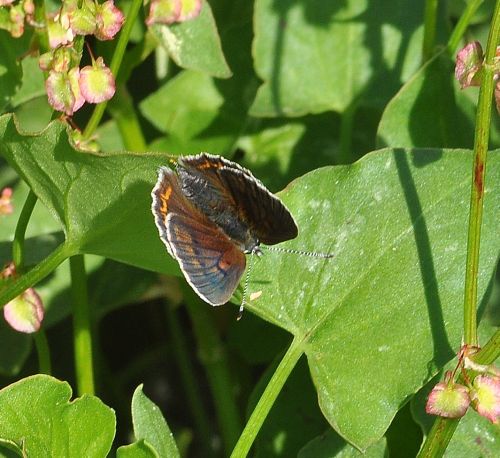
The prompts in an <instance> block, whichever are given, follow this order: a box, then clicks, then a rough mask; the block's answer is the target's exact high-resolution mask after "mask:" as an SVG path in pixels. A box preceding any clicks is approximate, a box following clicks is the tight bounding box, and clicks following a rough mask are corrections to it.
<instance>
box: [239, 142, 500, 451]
mask: <svg viewBox="0 0 500 458" xmlns="http://www.w3.org/2000/svg"><path fill="white" fill-rule="evenodd" d="M488 160H489V162H488V181H487V183H486V193H485V208H484V220H483V226H482V227H483V232H482V239H481V253H480V256H481V257H480V260H481V262H480V266H479V285H478V288H479V290H478V292H479V297H483V295H484V294H485V291H486V288H487V286H488V283H489V282H490V279H491V277H492V274H493V271H494V268H495V264H496V259H497V257H498V254H499V248H500V242H499V238H498V226H497V222H498V214H499V212H500V194H499V193H498V192H495V191H494V189H495V186H496V183H498V180H499V179H500V154H499V153H498V152H493V153H491V154H490V155H489V158H488ZM471 166H472V152H471V151H467V150H450V151H448V150H412V151H405V150H402V149H401V150H389V149H387V150H381V151H377V152H374V153H372V154H369V155H367V156H365V157H364V158H363V159H361V160H360V161H359V162H357V163H355V164H353V165H350V166H345V167H328V168H323V169H318V170H315V171H314V172H311V173H309V174H307V175H305V176H304V177H302V178H300V179H297V180H295V181H294V182H292V183H291V184H290V185H289V186H288V187H287V188H286V190H285V191H284V192H283V193H282V194H281V197H282V198H283V200H284V202H285V203H286V205H287V206H288V208H290V209H291V211H292V213H293V215H294V216H295V218H296V220H297V223H298V227H299V236H298V238H297V239H295V240H293V241H290V242H287V243H284V244H283V245H282V246H283V248H292V249H302V250H314V251H319V252H330V253H333V254H334V258H333V259H326V260H322V259H318V258H313V257H304V256H294V255H290V254H283V253H275V252H266V250H265V247H264V256H263V257H262V258H261V259H260V260H258V261H257V262H255V265H254V270H253V271H252V274H251V276H250V284H249V288H248V296H250V294H251V293H256V292H261V295H260V297H258V298H257V299H256V300H254V301H250V303H249V304H248V305H247V307H248V308H249V309H251V310H252V311H254V312H255V313H257V314H258V315H259V316H261V317H262V318H264V319H266V320H268V321H270V322H272V323H274V324H276V325H277V326H281V327H283V328H284V329H286V330H288V331H289V332H290V333H292V334H293V335H294V336H295V340H296V341H297V342H301V343H300V344H299V345H301V346H302V349H303V351H304V352H305V353H306V355H307V358H308V361H309V367H310V370H311V374H312V377H313V380H314V384H315V385H316V388H317V391H318V396H319V403H320V406H321V409H322V411H323V413H324V415H325V417H326V418H327V419H328V421H329V423H330V424H331V425H332V426H333V428H334V429H335V430H336V431H337V432H339V434H340V435H341V436H343V437H344V438H346V439H347V440H348V441H349V442H351V443H353V444H354V445H355V446H356V447H358V448H360V449H366V448H367V447H368V446H369V445H370V444H373V443H375V442H376V441H377V440H378V439H380V437H381V436H382V435H383V434H384V432H385V430H386V429H387V427H388V426H389V424H390V423H391V421H392V418H393V417H394V415H395V414H396V412H397V411H398V410H399V409H400V407H401V405H402V404H404V402H405V401H406V400H407V399H408V397H409V396H411V395H412V394H413V393H415V392H416V391H418V390H419V388H420V387H421V386H422V385H423V384H424V383H425V382H426V381H427V380H428V379H429V378H430V377H431V376H432V375H433V374H435V373H436V372H437V371H438V369H439V368H440V367H442V366H443V365H444V364H445V363H446V361H448V360H449V359H450V358H451V357H452V356H453V354H454V353H455V350H456V349H457V348H458V347H459V345H460V339H461V336H462V320H463V317H462V303H463V281H464V276H465V271H464V269H465V258H466V241H467V234H466V227H467V221H468V202H469V193H470V180H471V178H470V174H471Z"/></svg>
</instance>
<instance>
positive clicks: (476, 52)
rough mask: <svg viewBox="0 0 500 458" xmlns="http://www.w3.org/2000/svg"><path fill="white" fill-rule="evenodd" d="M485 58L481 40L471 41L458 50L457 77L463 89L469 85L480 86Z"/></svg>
mask: <svg viewBox="0 0 500 458" xmlns="http://www.w3.org/2000/svg"><path fill="white" fill-rule="evenodd" d="M483 59H484V56H483V48H482V47H481V43H479V41H473V42H472V43H469V44H468V45H466V46H465V47H464V48H463V49H461V50H460V51H459V52H458V54H457V61H456V64H455V78H456V79H457V80H458V82H459V83H460V88H461V89H464V88H466V87H469V86H479V84H480V83H481V77H480V75H481V73H480V71H481V69H482V66H483Z"/></svg>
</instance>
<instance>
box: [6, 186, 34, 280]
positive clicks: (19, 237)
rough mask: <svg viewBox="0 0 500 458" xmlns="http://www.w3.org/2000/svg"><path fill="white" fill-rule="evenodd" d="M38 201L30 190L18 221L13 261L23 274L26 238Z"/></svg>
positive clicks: (13, 243) (17, 269)
mask: <svg viewBox="0 0 500 458" xmlns="http://www.w3.org/2000/svg"><path fill="white" fill-rule="evenodd" d="M37 199H38V198H37V197H36V195H35V193H34V192H33V191H31V190H30V192H29V193H28V196H27V197H26V201H25V202H24V205H23V209H22V210H21V214H20V215H19V220H18V221H17V226H16V232H15V234H14V241H13V242H12V260H13V261H14V265H15V266H16V271H17V272H18V273H22V272H23V270H24V238H25V235H26V228H27V226H28V223H29V220H30V218H31V213H32V212H33V208H35V204H36V201H37Z"/></svg>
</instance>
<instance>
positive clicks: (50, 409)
mask: <svg viewBox="0 0 500 458" xmlns="http://www.w3.org/2000/svg"><path fill="white" fill-rule="evenodd" d="M70 398H71V387H70V386H69V384H68V383H66V382H61V381H59V380H56V379H54V378H52V377H49V376H48V375H34V376H31V377H27V378H25V379H22V380H20V381H18V382H16V383H13V384H12V385H9V386H8V387H6V388H4V389H3V390H1V391H0V412H1V413H0V440H5V441H11V442H13V443H15V444H17V446H18V447H19V449H20V450H23V451H24V452H25V453H26V456H33V457H35V456H36V457H38V456H39V457H42V456H64V457H68V458H70V457H75V458H77V457H78V458H81V457H82V456H85V457H88V458H91V457H96V458H102V457H103V456H106V455H107V453H108V452H109V450H110V449H111V444H112V442H113V438H114V435H115V414H114V412H113V411H112V410H111V409H110V408H109V407H107V406H105V405H104V404H103V403H102V402H101V401H100V400H99V399H98V398H96V397H94V396H88V395H84V396H82V397H81V398H78V399H75V400H74V401H72V402H69V401H70Z"/></svg>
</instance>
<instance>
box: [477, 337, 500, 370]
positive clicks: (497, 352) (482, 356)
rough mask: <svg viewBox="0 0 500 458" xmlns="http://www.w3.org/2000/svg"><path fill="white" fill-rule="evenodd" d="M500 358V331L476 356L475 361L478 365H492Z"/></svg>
mask: <svg viewBox="0 0 500 458" xmlns="http://www.w3.org/2000/svg"><path fill="white" fill-rule="evenodd" d="M499 356H500V329H499V330H497V331H496V332H495V334H493V337H492V338H491V339H490V340H489V341H488V342H487V343H486V345H485V346H484V347H483V348H481V350H479V351H478V352H477V354H475V355H474V357H473V359H474V361H475V362H476V363H478V364H492V363H493V362H494V361H496V359H497V358H498V357H499Z"/></svg>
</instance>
